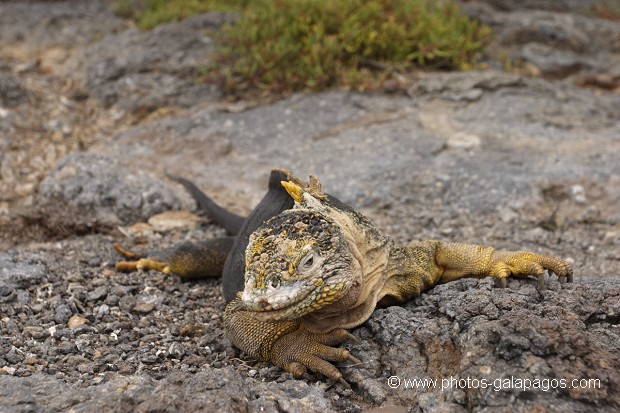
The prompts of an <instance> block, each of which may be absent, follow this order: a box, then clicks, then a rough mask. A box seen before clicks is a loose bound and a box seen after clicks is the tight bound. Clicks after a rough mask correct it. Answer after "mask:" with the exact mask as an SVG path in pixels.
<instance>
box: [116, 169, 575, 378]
mask: <svg viewBox="0 0 620 413" xmlns="http://www.w3.org/2000/svg"><path fill="white" fill-rule="evenodd" d="M175 179H176V180H178V181H179V182H181V183H183V184H184V185H185V186H186V187H187V188H188V189H189V190H190V192H191V193H192V194H193V195H194V196H195V198H196V199H197V201H198V202H199V203H200V204H205V205H207V207H208V206H209V205H211V204H214V203H213V202H212V201H211V200H210V199H209V198H208V197H206V196H205V195H204V194H202V193H201V192H200V191H199V190H198V189H197V188H195V186H194V185H193V184H191V182H189V181H185V180H183V179H181V178H175ZM281 179H285V181H283V182H282V183H281V185H282V187H284V188H285V189H286V192H288V195H287V194H286V193H285V192H284V191H282V188H281V187H280V186H279V184H278V182H279V181H280V180H281ZM288 196H290V197H291V198H292V199H293V200H294V202H295V204H294V207H293V208H292V209H289V207H288V205H290V204H291V202H290V198H288ZM205 199H206V201H205ZM216 206H217V205H216ZM211 215H212V217H213V218H214V219H215V220H216V222H218V223H220V221H222V220H223V221H226V220H228V221H230V217H232V218H233V219H232V221H231V222H221V224H222V225H223V226H224V227H225V228H228V229H229V232H230V233H232V234H237V231H239V227H240V226H243V228H241V230H240V232H239V234H238V235H237V239H236V240H233V239H232V238H228V239H226V238H223V239H213V240H207V241H205V242H203V243H200V244H196V245H191V244H186V245H181V246H180V247H177V248H175V249H174V250H172V251H171V252H170V253H169V254H167V255H166V256H164V257H162V258H159V257H156V256H150V257H146V258H143V257H139V256H137V255H136V254H134V253H131V252H130V251H127V250H125V249H123V248H122V247H120V246H118V245H117V250H118V251H119V252H120V253H121V254H123V255H124V256H125V257H126V258H128V259H131V260H136V261H122V262H120V263H118V264H117V269H119V270H122V271H135V270H137V269H153V270H157V271H163V272H166V273H170V272H172V273H175V274H177V275H179V276H181V277H184V278H194V277H197V276H217V275H219V274H220V273H222V270H223V271H224V279H223V285H224V292H225V296H226V292H227V286H228V294H229V296H230V298H228V296H227V299H232V301H231V302H230V303H229V304H228V305H227V307H226V309H225V312H224V324H225V329H226V333H227V335H228V337H229V338H230V340H231V341H232V342H233V343H234V344H235V345H236V346H237V347H238V348H240V349H241V350H243V351H244V352H245V353H246V354H248V355H250V356H252V357H255V358H258V359H260V360H265V361H270V362H272V363H273V364H275V365H277V366H279V367H281V368H282V369H284V370H286V371H288V372H291V373H293V375H294V376H295V377H299V376H302V375H303V374H304V373H306V371H307V370H311V371H315V372H318V373H321V374H324V375H325V376H327V377H329V378H331V379H333V380H337V381H340V382H341V383H343V384H346V382H345V381H344V379H343V378H342V374H341V373H340V371H339V370H338V369H337V368H336V367H335V366H334V365H333V364H332V362H338V361H350V362H352V363H360V361H359V360H357V359H356V358H355V357H353V356H352V355H351V354H350V353H349V352H348V351H347V350H346V349H343V348H336V347H334V346H337V345H338V344H341V343H342V342H344V341H346V340H351V339H355V337H354V336H352V335H351V334H350V333H349V332H348V331H347V330H348V329H351V328H354V327H356V326H358V325H360V324H362V323H363V322H365V321H366V320H367V319H368V318H369V317H370V315H371V314H372V312H373V311H374V309H375V307H376V306H377V304H378V303H381V304H394V303H402V302H405V301H407V300H408V299H410V298H411V297H413V296H416V295H418V294H420V293H422V292H423V291H425V290H427V289H429V288H431V287H433V286H434V285H436V284H438V283H445V282H449V281H453V280H457V279H459V278H462V277H479V278H481V277H495V278H497V279H499V280H500V282H501V285H502V286H505V285H506V279H507V277H509V276H528V275H534V276H536V277H538V286H539V287H540V288H542V286H543V275H544V272H545V270H547V271H549V272H550V273H555V274H557V276H558V277H559V279H560V281H561V282H564V281H566V280H567V279H568V281H572V269H571V267H570V265H568V264H567V263H566V262H565V261H564V260H561V259H559V258H554V257H549V256H545V255H540V254H535V253H532V252H527V251H516V252H512V251H497V250H495V249H494V248H492V247H485V246H480V245H473V244H461V243H453V242H441V241H434V240H429V241H422V242H419V243H417V244H415V245H412V246H408V247H395V246H394V245H393V242H392V240H391V239H390V238H389V237H388V236H386V235H385V234H383V233H382V232H381V231H380V230H378V229H377V228H376V227H375V225H374V224H373V223H372V222H371V221H370V220H369V219H368V218H366V217H364V216H363V215H362V214H360V213H358V212H356V211H354V210H352V209H350V208H349V207H347V206H345V205H342V204H340V202H339V201H338V200H337V199H335V198H333V197H330V196H327V195H325V194H324V193H323V192H322V191H321V185H320V182H319V181H318V180H317V179H316V178H314V177H311V178H310V182H309V183H308V184H305V183H303V182H302V181H301V180H300V179H298V178H295V177H293V176H292V175H290V174H289V173H288V172H286V171H282V170H274V171H272V175H271V178H270V184H269V191H268V193H267V195H266V197H265V198H264V199H263V201H261V204H259V206H258V207H257V208H256V209H255V211H254V212H253V214H252V215H250V217H249V218H248V219H247V220H246V221H245V223H243V225H242V222H241V220H242V218H239V217H236V216H233V215H231V214H229V213H227V212H226V211H224V210H222V209H221V208H220V207H217V208H215V211H214V212H213V211H212V214H211ZM267 218H269V219H267ZM265 219H267V220H266V221H265ZM218 220H219V221H218ZM260 223H262V225H260ZM256 228H257V229H256ZM248 237H249V244H248V246H247V249H246V250H245V285H244V290H243V291H242V292H239V293H237V295H236V297H235V298H234V299H233V297H234V296H235V292H236V291H239V289H240V287H237V286H236V284H237V282H239V283H240V282H241V276H242V274H241V271H240V270H239V271H237V270H235V268H237V267H234V266H233V267H229V271H228V272H227V271H226V267H225V265H224V261H225V260H226V262H227V263H228V261H230V260H231V257H232V258H233V259H232V263H233V264H235V263H236V261H235V259H234V257H236V256H237V255H235V254H239V255H240V254H241V251H242V249H243V248H241V249H239V248H238V247H236V248H237V249H235V247H233V243H235V244H236V243H239V242H243V244H241V245H245V243H244V242H245V240H246V239H247V238H248ZM227 256H228V259H227V258H226V257H227ZM241 265H242V263H241V262H240V261H239V263H238V267H239V269H240V268H241ZM236 277H239V278H236Z"/></svg>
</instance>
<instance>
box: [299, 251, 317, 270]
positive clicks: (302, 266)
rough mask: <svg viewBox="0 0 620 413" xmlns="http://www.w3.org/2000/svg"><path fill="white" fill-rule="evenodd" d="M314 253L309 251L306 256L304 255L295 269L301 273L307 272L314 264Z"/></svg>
mask: <svg viewBox="0 0 620 413" xmlns="http://www.w3.org/2000/svg"><path fill="white" fill-rule="evenodd" d="M314 254H315V252H314V251H310V252H309V253H308V254H306V255H305V256H304V257H303V258H302V259H301V260H300V261H299V264H298V265H297V269H298V270H299V271H301V272H303V271H307V270H309V269H310V268H312V265H313V264H314Z"/></svg>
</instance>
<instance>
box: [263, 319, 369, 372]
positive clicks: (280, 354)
mask: <svg viewBox="0 0 620 413" xmlns="http://www.w3.org/2000/svg"><path fill="white" fill-rule="evenodd" d="M349 336H351V334H350V333H348V332H347V331H346V330H335V331H333V332H330V333H326V334H315V333H311V332H309V331H308V330H306V329H304V328H299V329H298V330H296V331H294V332H292V333H290V334H287V335H285V336H283V337H281V338H279V339H278V340H277V341H276V342H275V343H274V345H273V347H272V349H271V361H272V362H273V363H274V364H276V365H278V366H280V367H281V368H283V369H284V370H285V371H288V372H289V373H292V374H293V376H295V377H300V376H302V375H304V374H305V373H306V371H307V370H310V371H313V372H315V373H320V374H322V375H324V376H327V377H329V378H330V379H332V380H334V381H339V382H340V381H341V380H343V379H342V373H341V372H340V370H338V368H337V367H335V366H334V365H333V364H332V362H338V361H351V362H353V363H355V364H360V363H361V361H360V360H359V359H357V358H356V357H354V356H353V355H351V353H349V351H348V350H347V349H344V348H340V347H331V346H332V345H336V344H339V343H341V342H343V341H345V340H347V339H348V338H349Z"/></svg>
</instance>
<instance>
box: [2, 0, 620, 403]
mask: <svg viewBox="0 0 620 413" xmlns="http://www.w3.org/2000/svg"><path fill="white" fill-rule="evenodd" d="M474 3H475V4H474ZM487 3H489V4H492V6H494V7H490V6H489V5H488V4H487V5H485V4H483V3H480V2H466V7H465V8H466V9H467V10H468V12H471V13H476V12H480V11H483V12H481V13H478V14H476V15H478V16H480V18H482V19H483V20H484V21H485V22H487V23H488V24H490V25H492V26H493V27H494V28H495V29H496V37H495V38H496V43H495V46H498V47H505V48H507V49H508V52H509V54H510V55H509V56H508V57H509V58H518V59H523V60H525V61H526V63H528V64H530V65H532V66H537V67H539V71H540V72H541V73H543V74H548V76H545V78H544V79H543V78H532V77H528V76H525V75H524V74H515V73H504V72H502V71H498V70H478V71H473V72H468V73H433V72H429V73H420V74H415V75H414V76H412V77H411V78H408V79H406V81H407V82H408V85H409V86H408V87H404V88H403V89H402V90H401V91H400V92H402V93H401V94H396V95H395V94H384V93H380V92H374V93H355V92H347V91H329V92H324V93H316V94H301V93H300V94H295V95H292V96H289V97H287V98H286V99H283V100H281V101H277V102H272V103H271V104H262V105H260V104H259V105H257V104H256V102H239V103H237V104H234V105H231V104H230V102H219V103H217V104H211V102H210V100H211V99H214V98H217V96H218V94H217V90H215V89H212V88H210V87H207V86H205V85H202V84H197V83H194V82H193V77H194V76H195V74H196V73H197V71H199V70H200V66H201V64H203V63H204V62H206V59H205V58H204V56H205V53H207V52H208V51H209V50H210V49H211V48H212V46H213V44H212V43H210V42H211V41H212V39H214V38H215V37H211V36H210V33H207V32H206V31H205V29H214V30H216V28H217V27H218V25H219V24H221V23H222V22H223V21H224V20H225V19H227V18H229V16H224V15H215V14H207V15H203V16H198V17H196V18H193V19H189V20H185V21H181V22H178V23H173V24H170V25H165V26H162V27H161V28H159V29H156V30H153V31H150V32H139V31H137V30H135V29H132V28H129V26H130V24H129V23H128V22H126V21H123V20H122V19H120V18H118V17H116V16H114V14H113V13H112V11H111V9H110V4H111V3H110V2H109V1H107V0H89V1H88V2H85V1H80V0H66V1H53V2H50V1H45V2H43V1H29V2H0V46H2V47H0V61H2V69H0V73H2V75H0V76H4V77H2V79H4V83H2V81H0V84H2V85H9V87H8V88H7V87H4V89H0V90H10V91H11V93H10V95H11V96H13V97H12V98H11V99H12V100H11V102H9V103H6V102H5V101H2V103H0V106H2V107H1V108H0V245H2V249H3V250H2V251H0V388H2V392H0V411H11V412H13V411H16V412H26V411H28V412H30V411H52V412H54V411H67V410H73V411H83V412H90V411H102V410H103V411H107V410H114V411H241V412H243V411H250V412H253V411H292V412H294V411H344V412H360V411H364V410H365V409H371V408H380V409H385V410H384V411H386V412H387V411H393V412H396V411H402V409H403V408H406V409H409V411H439V412H441V411H454V412H461V411H463V412H464V411H498V410H499V411H515V410H516V411H578V412H581V411H583V412H589V411H618V410H619V409H620V406H619V405H618V403H619V402H618V394H620V391H619V390H620V389H619V387H618V386H619V385H618V381H619V379H618V371H620V369H619V367H620V366H619V364H620V363H619V361H618V357H619V354H620V347H619V344H618V343H620V339H619V338H620V337H619V335H620V333H619V331H618V320H619V319H620V317H619V315H618V314H619V310H618V303H619V301H620V293H619V291H618V290H619V285H620V278H619V275H620V249H619V248H617V246H618V245H619V243H620V237H619V236H618V234H619V233H620V210H619V209H618V207H617V206H618V205H619V204H620V165H619V164H618V161H617V154H618V153H619V152H620V147H619V145H620V141H619V140H618V136H620V133H619V125H620V123H619V122H620V110H619V108H620V95H618V94H617V93H614V92H613V91H614V90H616V89H615V88H617V85H616V83H614V82H617V79H620V77H618V76H620V73H619V72H618V69H617V68H618V67H620V65H619V64H617V54H618V50H619V48H618V43H617V41H618V26H617V24H615V22H610V21H605V20H601V19H598V18H596V17H595V16H593V15H592V14H590V13H587V12H586V13H583V14H582V12H581V10H578V9H579V7H580V5H579V4H577V3H578V2H576V1H574V0H563V1H558V2H549V1H540V2H536V4H535V2H533V1H529V0H528V1H523V2H506V1H502V0H489V1H487ZM579 3H580V4H585V3H587V4H588V5H590V4H591V2H590V1H588V2H583V3H582V2H579ZM499 9H501V10H499ZM541 9H544V10H542V11H541ZM523 52H526V55H525V56H524V55H523ZM547 52H548V53H547ZM527 53H529V54H527ZM545 59H547V60H545ZM488 63H489V65H490V66H491V67H495V68H497V67H501V66H502V65H501V62H498V61H493V60H492V59H491V60H490V61H489V62H488ZM574 64H578V65H579V66H578V67H577V66H574ZM545 67H546V69H545ZM526 73H527V72H526ZM584 74H585V75H588V76H590V75H591V76H592V77H591V79H593V80H592V82H580V81H577V80H578V79H579V77H580V76H582V75H584ZM558 76H566V77H564V80H562V81H561V82H553V81H550V79H552V78H555V77H558ZM7 79H8V80H7ZM573 80H575V81H573ZM16 85H19V87H17V86H16ZM580 85H585V86H587V87H588V88H590V89H584V88H581V87H579V86H580ZM603 86H604V87H603ZM6 94H7V93H5V94H4V96H6ZM4 98H5V97H3V99H4ZM171 107H173V108H174V110H170V108H171ZM151 111H154V113H153V114H152V115H151ZM128 112H134V113H133V116H128V117H127V116H125V115H126V114H127V113H128ZM145 114H146V115H148V116H144V115H145ZM273 166H281V167H287V168H291V169H293V170H294V171H295V172H296V173H298V174H299V175H306V174H309V173H313V174H315V175H317V176H319V177H320V178H321V180H322V182H323V185H324V188H325V189H326V190H327V191H329V192H330V193H333V194H335V195H337V196H339V197H340V198H341V199H343V200H344V201H345V202H348V203H350V204H352V205H353V206H355V207H357V208H360V209H361V210H362V212H364V213H365V214H367V215H368V216H369V217H371V218H372V219H373V220H374V221H375V222H376V223H377V224H378V226H379V227H381V228H382V229H384V230H385V231H386V232H387V233H388V234H390V235H392V236H393V237H394V239H395V241H396V242H397V243H400V244H406V243H408V242H410V241H415V240H418V239H429V238H433V239H441V240H449V241H463V242H477V243H485V244H492V245H495V246H498V247H500V248H510V249H529V250H534V251H536V252H542V253H547V254H553V255H557V256H561V257H564V258H566V259H568V260H569V261H571V262H573V265H574V267H575V280H576V283H575V284H572V285H563V286H561V287H560V285H559V284H558V282H557V281H555V280H549V281H548V282H547V284H548V288H547V289H546V290H545V291H543V292H540V293H539V292H538V291H537V290H536V289H535V284H536V282H535V280H512V281H510V283H509V285H508V288H506V289H498V288H494V287H493V282H492V281H490V280H482V281H476V280H462V281H459V282H455V283H450V284H447V285H442V286H437V287H436V288H434V289H433V290H431V291H429V292H427V293H425V294H424V295H422V296H420V297H418V298H417V299H415V300H412V301H411V302H409V303H407V304H405V305H404V306H400V307H389V308H385V309H379V310H377V311H376V312H375V314H374V315H373V316H372V318H371V319H370V320H369V321H368V322H367V323H365V324H364V325H362V326H360V327H359V328H357V329H355V330H354V331H353V333H354V334H355V335H357V336H358V337H359V338H361V342H360V343H358V344H354V343H347V344H346V346H347V347H348V348H349V349H351V351H352V352H353V353H354V354H355V355H356V356H358V357H359V358H360V359H362V360H363V362H364V363H363V365H360V366H350V365H347V364H346V363H343V364H341V365H340V368H341V369H342V371H343V373H344V374H345V378H346V379H347V380H348V381H349V382H350V383H351V384H352V389H345V388H344V387H342V386H340V385H339V384H334V383H331V382H329V381H326V380H325V378H323V377H320V376H318V375H313V374H309V375H307V376H306V377H304V378H303V379H301V380H294V379H293V378H292V377H291V376H290V375H289V374H286V373H283V372H282V371H281V370H280V369H278V368H276V367H274V366H272V365H270V364H266V363H260V362H256V361H254V360H249V359H247V358H246V357H245V355H243V354H242V353H241V352H240V351H239V350H238V349H235V348H233V346H232V345H231V343H230V342H229V341H228V339H227V338H226V337H225V335H224V330H223V325H222V311H223V308H224V301H223V298H222V295H221V291H220V285H219V280H214V279H208V280H195V281H191V282H181V281H180V280H179V279H178V278H176V277H174V276H171V275H164V274H159V273H154V272H149V273H130V274H125V273H118V272H116V271H114V269H113V265H114V263H115V262H116V261H117V260H119V259H120V256H119V255H118V254H117V253H116V252H115V251H114V249H113V247H112V244H113V243H114V242H116V241H120V242H122V243H123V245H124V246H126V247H128V248H130V249H133V250H136V251H150V250H154V249H161V248H166V247H169V246H171V245H174V244H177V243H179V242H181V241H196V240H201V239H206V238H212V237H216V236H221V235H223V234H224V231H223V229H221V228H217V227H215V226H213V225H210V224H209V223H208V221H207V220H204V219H201V220H195V219H193V218H192V219H190V220H189V221H191V222H189V221H187V220H186V221H185V222H186V223H187V224H188V225H187V228H186V229H183V228H180V227H179V228H172V227H171V226H168V225H161V224H162V223H165V224H167V223H168V220H167V218H169V217H170V215H169V214H166V215H163V216H162V215H159V216H157V215H156V214H158V213H160V212H166V211H170V210H184V211H190V210H192V209H193V208H194V204H193V202H192V201H191V200H190V198H189V197H188V195H187V194H186V193H185V192H184V191H182V190H181V189H180V188H179V186H178V185H177V184H176V183H172V182H169V181H168V180H167V179H166V178H165V172H170V173H173V174H175V175H181V176H185V177H188V178H191V179H192V180H193V181H194V182H196V183H197V184H198V186H199V187H201V188H202V189H203V190H205V191H206V192H207V193H208V194H210V195H212V196H213V197H214V198H215V199H216V201H217V202H219V203H220V204H222V205H224V206H226V207H229V208H232V209H233V210H234V211H235V212H239V213H246V212H248V211H249V210H250V209H251V208H252V206H253V205H254V204H255V203H256V202H257V201H258V200H259V199H260V197H261V196H262V194H263V192H264V188H265V183H266V179H267V176H268V174H269V169H270V168H271V167H273ZM24 205H25V206H29V208H24ZM153 215H155V216H156V218H153V219H151V221H150V222H151V223H152V225H147V224H145V222H146V221H148V220H149V219H150V218H152V217H153ZM162 217H164V218H166V217H167V218H166V219H164V220H163V221H162ZM177 223H178V222H177ZM121 224H122V225H126V227H121V228H120V230H121V231H116V227H117V226H118V225H121ZM41 225H42V226H45V227H46V228H48V231H47V232H40V231H38V230H37V228H38V226H41ZM174 227H176V225H174ZM85 232H88V233H92V234H90V235H84V233H85ZM5 240H8V242H7V243H6V244H5V243H4V241H5ZM5 245H8V246H7V247H6V248H5V247H4V246H5ZM72 318H73V319H74V320H79V321H80V322H79V323H77V324H79V325H77V324H76V325H73V323H70V324H71V325H73V326H69V325H68V324H67V323H69V320H70V319H72ZM391 376H398V379H400V380H401V381H400V387H398V388H391V387H390V384H392V385H394V384H395V383H397V382H396V381H388V380H389V378H390V377H391ZM425 378H427V379H437V380H439V382H438V383H439V385H441V379H447V380H448V381H447V382H446V384H452V386H451V388H449V389H444V390H443V391H442V390H438V389H431V388H430V387H428V384H429V382H427V383H426V384H427V386H426V387H420V386H418V387H417V388H410V389H405V388H403V386H406V385H407V384H406V383H405V380H413V379H425ZM468 378H469V379H470V380H469V382H468V381H467V379H468ZM536 378H539V379H542V380H547V379H549V380H548V381H539V382H538V388H534V387H533V385H532V386H531V388H529V389H527V390H524V389H522V388H518V386H517V384H518V383H517V382H516V381H515V379H522V380H526V379H529V380H532V381H533V380H535V379H536ZM573 378H579V379H595V380H600V387H598V388H597V387H594V386H596V382H594V383H592V385H591V387H590V388H584V389H580V388H576V387H574V386H572V387H560V388H554V389H551V388H549V389H545V388H540V386H541V385H542V386H546V385H547V384H548V385H549V386H550V387H551V385H555V384H556V383H555V382H553V381H552V380H562V379H566V380H569V381H570V380H572V379H573ZM450 379H454V381H450ZM457 379H459V380H464V381H458V380H457ZM474 379H475V380H478V382H477V384H478V386H477V388H476V382H473V381H472V380H474ZM482 379H485V380H487V381H489V382H490V387H488V386H487V388H486V389H484V388H481V386H480V381H481V380H482ZM504 379H510V380H508V381H507V382H504V381H498V380H504ZM392 380H397V379H392ZM408 383H411V382H408ZM496 383H497V384H498V385H499V384H501V385H502V389H498V388H496V387H495V388H494V387H493V386H494V385H495V384H496ZM531 383H533V382H531ZM418 384H419V383H418ZM557 384H558V385H559V384H560V383H559V382H558V383H557ZM566 384H568V383H566ZM571 384H572V383H571ZM457 387H458V388H457ZM521 387H522V386H521ZM390 406H391V407H390ZM399 409H400V410H399Z"/></svg>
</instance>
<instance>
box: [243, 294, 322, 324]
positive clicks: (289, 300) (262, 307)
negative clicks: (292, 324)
mask: <svg viewBox="0 0 620 413" xmlns="http://www.w3.org/2000/svg"><path fill="white" fill-rule="evenodd" d="M287 293H290V295H289V294H287ZM313 293H314V294H313ZM319 293H320V292H319V291H317V288H316V287H313V288H310V289H305V288H296V287H295V286H289V287H286V288H280V289H279V290H278V291H277V294H275V295H272V296H271V297H270V296H269V295H262V296H258V297H256V296H254V297H252V298H251V299H249V300H245V299H244V300H243V301H242V306H243V308H244V309H245V310H248V311H253V312H254V313H255V316H256V318H257V319H258V320H260V321H286V320H291V319H295V318H298V317H299V316H300V315H304V314H306V313H308V312H311V311H313V310H314V309H313V308H312V303H313V299H312V298H310V297H311V296H313V295H316V294H319ZM244 295H245V294H244ZM270 298H271V299H272V300H271V302H270V300H269V299H270Z"/></svg>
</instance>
